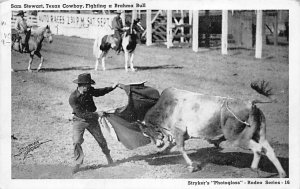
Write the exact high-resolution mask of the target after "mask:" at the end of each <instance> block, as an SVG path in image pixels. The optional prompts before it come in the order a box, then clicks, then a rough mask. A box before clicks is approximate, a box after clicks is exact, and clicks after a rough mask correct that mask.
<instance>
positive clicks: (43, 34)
mask: <svg viewBox="0 0 300 189" xmlns="http://www.w3.org/2000/svg"><path fill="white" fill-rule="evenodd" d="M29 35H30V34H29ZM19 38H20V37H19V36H18V35H17V34H13V35H12V45H11V49H13V50H15V51H18V52H19V51H20V48H21V47H20V43H22V42H23V40H20V39H19ZM45 38H47V39H48V41H49V42H50V43H52V33H51V30H50V27H49V26H48V25H47V26H46V27H40V28H38V29H37V30H36V31H32V33H31V36H30V38H29V40H28V49H29V51H28V52H26V53H29V55H30V59H29V62H28V68H27V70H28V72H32V70H31V64H32V60H33V57H34V55H36V56H37V57H39V58H40V59H41V63H40V64H39V66H38V68H37V71H39V70H41V68H42V66H43V62H44V58H43V56H42V55H41V53H40V51H41V49H42V43H43V40H44V39H45ZM12 71H14V70H13V69H12Z"/></svg>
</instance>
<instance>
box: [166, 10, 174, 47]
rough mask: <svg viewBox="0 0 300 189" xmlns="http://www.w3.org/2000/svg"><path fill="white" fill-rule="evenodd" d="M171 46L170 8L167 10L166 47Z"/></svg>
mask: <svg viewBox="0 0 300 189" xmlns="http://www.w3.org/2000/svg"><path fill="white" fill-rule="evenodd" d="M172 46H173V44H172V10H167V48H170V47H172Z"/></svg>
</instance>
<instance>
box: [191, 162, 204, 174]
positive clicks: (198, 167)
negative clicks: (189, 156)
mask: <svg viewBox="0 0 300 189" xmlns="http://www.w3.org/2000/svg"><path fill="white" fill-rule="evenodd" d="M188 170H189V172H190V173H193V172H196V171H199V170H201V167H200V165H199V164H197V163H193V164H192V165H189V166H188Z"/></svg>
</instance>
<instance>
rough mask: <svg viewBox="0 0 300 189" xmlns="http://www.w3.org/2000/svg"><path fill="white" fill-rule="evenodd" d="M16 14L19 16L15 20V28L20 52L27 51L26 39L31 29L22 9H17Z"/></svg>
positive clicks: (27, 39)
mask: <svg viewBox="0 0 300 189" xmlns="http://www.w3.org/2000/svg"><path fill="white" fill-rule="evenodd" d="M16 16H19V17H18V18H17V20H16V24H15V29H16V30H17V33H18V35H19V42H20V52H21V53H23V52H28V51H29V45H28V41H29V38H30V35H31V29H30V27H29V26H28V25H27V23H26V20H25V18H24V12H23V11H22V10H21V11H19V12H18V14H17V15H16ZM23 44H24V46H23ZM24 48H25V49H24Z"/></svg>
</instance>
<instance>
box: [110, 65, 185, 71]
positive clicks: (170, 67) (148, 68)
mask: <svg viewBox="0 0 300 189" xmlns="http://www.w3.org/2000/svg"><path fill="white" fill-rule="evenodd" d="M134 68H135V69H137V71H144V70H163V69H182V68H183V66H176V65H172V64H171V65H170V64H167V65H159V66H134ZM121 69H122V70H123V69H124V67H117V68H109V69H106V70H121ZM128 70H129V71H130V68H128Z"/></svg>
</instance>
